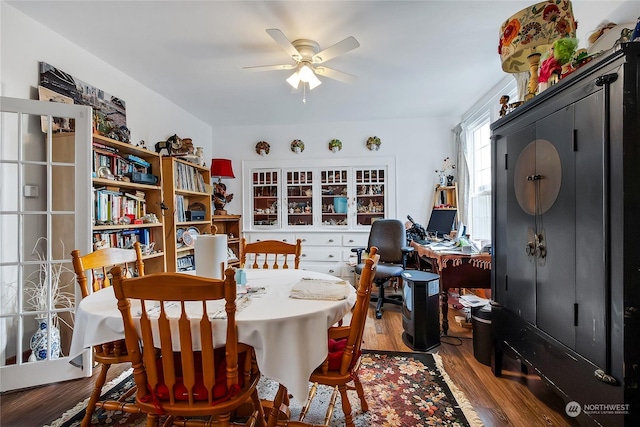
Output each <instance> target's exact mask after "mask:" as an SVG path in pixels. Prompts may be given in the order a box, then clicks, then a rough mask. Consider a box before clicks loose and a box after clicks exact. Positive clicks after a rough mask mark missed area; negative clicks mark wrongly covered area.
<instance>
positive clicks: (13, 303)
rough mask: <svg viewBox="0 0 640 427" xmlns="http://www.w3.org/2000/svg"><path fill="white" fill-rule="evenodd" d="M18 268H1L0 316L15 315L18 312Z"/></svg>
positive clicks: (14, 266)
mask: <svg viewBox="0 0 640 427" xmlns="http://www.w3.org/2000/svg"><path fill="white" fill-rule="evenodd" d="M17 285H18V266H17V265H8V266H2V267H0V301H2V303H0V314H2V315H6V314H15V313H17V310H18V286H17Z"/></svg>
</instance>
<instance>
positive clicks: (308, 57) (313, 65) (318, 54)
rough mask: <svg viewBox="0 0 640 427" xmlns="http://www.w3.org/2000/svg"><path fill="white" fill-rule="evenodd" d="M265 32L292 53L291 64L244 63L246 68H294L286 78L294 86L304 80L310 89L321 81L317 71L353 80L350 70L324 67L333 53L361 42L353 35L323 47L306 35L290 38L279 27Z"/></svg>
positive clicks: (338, 52)
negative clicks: (300, 37) (247, 65)
mask: <svg viewBox="0 0 640 427" xmlns="http://www.w3.org/2000/svg"><path fill="white" fill-rule="evenodd" d="M266 31H267V34H269V35H270V36H271V38H273V39H274V40H275V41H276V43H278V44H279V45H280V47H282V48H283V49H284V51H285V52H287V54H289V56H290V57H291V59H292V60H293V61H295V63H294V64H280V65H261V66H257V67H244V69H245V70H247V71H273V70H295V72H294V73H293V74H292V75H291V76H290V77H289V78H288V79H287V82H288V83H289V84H290V85H291V86H292V87H293V88H294V89H297V88H298V86H299V84H300V82H303V85H304V83H307V84H308V85H309V90H311V89H313V88H315V87H317V86H318V85H320V84H321V83H322V82H321V81H320V79H318V77H317V76H316V74H317V75H320V76H323V77H328V78H330V79H334V80H338V81H341V82H344V83H352V82H353V81H355V79H356V78H357V77H356V76H354V75H353V74H348V73H344V72H342V71H338V70H334V69H333V68H329V67H325V66H324V65H321V64H324V63H325V62H327V61H329V60H330V59H333V58H335V57H336V56H339V55H343V54H345V53H347V52H349V51H350V50H353V49H355V48H357V47H359V46H360V43H358V41H357V40H356V39H355V38H354V37H347V38H346V39H344V40H342V41H340V42H338V43H336V44H334V45H333V46H329V47H328V48H326V49H324V50H320V45H319V44H318V43H317V42H315V41H313V40H307V39H299V40H294V41H293V42H291V41H289V39H287V37H286V36H285V35H284V33H283V32H282V31H280V30H278V29H275V28H271V29H268V30H266Z"/></svg>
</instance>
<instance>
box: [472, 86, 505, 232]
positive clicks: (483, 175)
mask: <svg viewBox="0 0 640 427" xmlns="http://www.w3.org/2000/svg"><path fill="white" fill-rule="evenodd" d="M516 92H517V87H516V81H515V80H514V79H511V78H508V77H505V78H504V79H503V80H502V81H501V82H500V83H498V84H497V85H496V86H494V87H493V88H492V89H491V90H489V91H488V92H487V94H486V95H485V96H483V97H482V98H481V99H480V101H478V102H477V103H476V104H475V105H474V106H473V107H472V108H471V109H470V110H469V111H468V112H467V113H466V114H465V115H464V116H463V121H462V124H463V126H462V127H463V129H465V134H464V139H465V141H466V142H465V144H464V145H463V146H464V147H465V153H464V155H465V158H466V162H467V165H468V167H469V173H468V177H469V182H468V188H466V189H465V191H464V192H463V193H464V202H463V203H464V205H465V207H466V208H465V211H466V215H465V217H466V218H468V220H467V221H468V222H469V224H466V225H467V226H468V230H469V231H468V233H469V234H470V235H471V239H472V240H491V215H492V212H491V127H490V124H491V122H492V121H495V120H498V119H499V113H500V104H499V103H498V102H497V101H498V100H499V99H500V98H501V97H502V96H503V95H507V96H509V97H510V98H511V99H516Z"/></svg>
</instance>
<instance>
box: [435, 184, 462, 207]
mask: <svg viewBox="0 0 640 427" xmlns="http://www.w3.org/2000/svg"><path fill="white" fill-rule="evenodd" d="M433 208H434V209H451V210H456V209H458V184H457V183H453V185H448V186H442V185H440V184H436V191H435V194H434V195H433Z"/></svg>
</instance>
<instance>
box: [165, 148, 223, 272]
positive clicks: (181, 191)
mask: <svg viewBox="0 0 640 427" xmlns="http://www.w3.org/2000/svg"><path fill="white" fill-rule="evenodd" d="M162 176H163V177H164V181H163V187H164V195H165V204H166V206H167V208H168V210H167V214H166V215H165V230H166V239H165V240H166V246H167V250H166V252H167V271H172V272H174V271H189V270H193V269H195V262H194V261H195V260H194V241H195V238H197V236H198V235H202V234H211V193H212V191H211V184H210V183H211V177H210V173H209V169H208V168H206V167H203V166H199V165H197V164H195V163H190V162H188V161H186V160H182V159H180V158H176V157H162ZM194 237H195V238H194Z"/></svg>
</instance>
